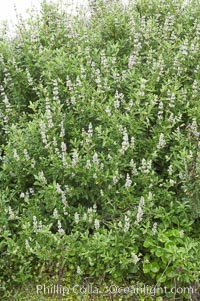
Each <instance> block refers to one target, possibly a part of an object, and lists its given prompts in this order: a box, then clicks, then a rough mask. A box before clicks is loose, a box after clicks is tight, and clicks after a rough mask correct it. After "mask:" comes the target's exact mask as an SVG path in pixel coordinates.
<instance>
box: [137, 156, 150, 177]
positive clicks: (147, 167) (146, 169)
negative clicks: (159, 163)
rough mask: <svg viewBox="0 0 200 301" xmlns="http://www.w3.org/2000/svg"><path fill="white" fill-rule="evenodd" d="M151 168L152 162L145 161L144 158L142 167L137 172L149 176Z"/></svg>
mask: <svg viewBox="0 0 200 301" xmlns="http://www.w3.org/2000/svg"><path fill="white" fill-rule="evenodd" d="M151 168H152V160H149V161H147V160H146V159H145V158H143V159H142V165H141V166H140V167H139V170H140V171H141V172H142V173H144V174H149V173H150V172H151Z"/></svg>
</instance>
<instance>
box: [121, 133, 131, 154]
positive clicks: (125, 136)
mask: <svg viewBox="0 0 200 301" xmlns="http://www.w3.org/2000/svg"><path fill="white" fill-rule="evenodd" d="M128 148H129V137H128V133H127V129H126V127H125V128H124V129H123V138H122V147H121V149H120V153H121V154H122V155H124V153H125V151H127V149H128Z"/></svg>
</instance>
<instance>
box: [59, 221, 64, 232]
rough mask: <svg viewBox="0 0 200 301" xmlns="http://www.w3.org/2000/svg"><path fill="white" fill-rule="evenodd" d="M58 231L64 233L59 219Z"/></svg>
mask: <svg viewBox="0 0 200 301" xmlns="http://www.w3.org/2000/svg"><path fill="white" fill-rule="evenodd" d="M58 232H59V233H60V235H64V234H65V231H64V229H63V228H62V224H61V221H60V220H58Z"/></svg>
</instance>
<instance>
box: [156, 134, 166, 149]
mask: <svg viewBox="0 0 200 301" xmlns="http://www.w3.org/2000/svg"><path fill="white" fill-rule="evenodd" d="M165 145H166V141H165V137H164V134H163V133H161V134H160V137H159V141H158V144H157V149H162V148H164V147H165Z"/></svg>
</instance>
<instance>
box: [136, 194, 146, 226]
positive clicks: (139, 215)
mask: <svg viewBox="0 0 200 301" xmlns="http://www.w3.org/2000/svg"><path fill="white" fill-rule="evenodd" d="M144 204H145V202H144V197H143V196H142V197H141V198H140V202H139V205H138V211H137V216H136V221H135V224H136V225H139V223H140V222H141V221H142V218H143V214H144V212H143V208H144Z"/></svg>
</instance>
